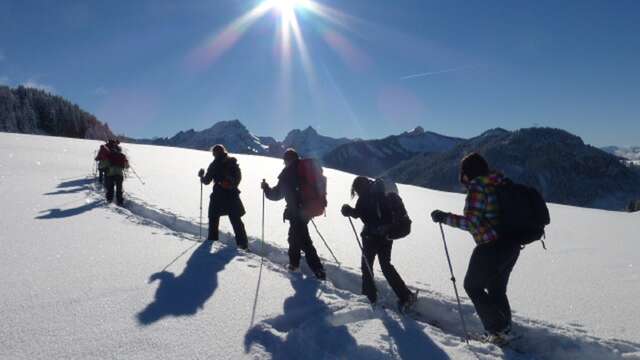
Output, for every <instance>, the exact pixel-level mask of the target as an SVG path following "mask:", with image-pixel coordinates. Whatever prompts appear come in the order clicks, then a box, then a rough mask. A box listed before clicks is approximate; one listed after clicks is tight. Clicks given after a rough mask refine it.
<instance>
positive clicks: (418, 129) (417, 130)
mask: <svg viewBox="0 0 640 360" xmlns="http://www.w3.org/2000/svg"><path fill="white" fill-rule="evenodd" d="M424 133H425V131H424V128H423V127H422V126H417V127H415V128H413V129H411V130H409V131H407V132H405V134H406V135H422V134H424Z"/></svg>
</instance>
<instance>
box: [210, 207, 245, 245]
mask: <svg viewBox="0 0 640 360" xmlns="http://www.w3.org/2000/svg"><path fill="white" fill-rule="evenodd" d="M229 222H231V226H232V227H233V233H234V234H235V236H236V244H237V245H238V247H240V248H243V249H244V248H246V247H247V246H248V241H247V231H246V230H245V228H244V223H243V222H242V218H241V217H240V216H238V215H229ZM219 226H220V215H217V216H216V215H211V216H209V237H208V239H209V240H218V227H219Z"/></svg>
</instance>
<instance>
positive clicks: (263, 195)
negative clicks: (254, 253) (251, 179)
mask: <svg viewBox="0 0 640 360" xmlns="http://www.w3.org/2000/svg"><path fill="white" fill-rule="evenodd" d="M262 181H264V179H263V180H262ZM265 196H266V195H265V192H264V190H262V234H261V236H262V251H261V252H260V253H261V254H260V261H261V262H262V259H263V258H264V199H265Z"/></svg>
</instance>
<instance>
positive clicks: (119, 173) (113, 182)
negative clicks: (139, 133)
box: [105, 142, 129, 206]
mask: <svg viewBox="0 0 640 360" xmlns="http://www.w3.org/2000/svg"><path fill="white" fill-rule="evenodd" d="M109 150H110V152H109V156H108V157H107V159H108V162H109V168H108V170H107V179H106V183H105V186H106V187H107V194H106V197H107V202H112V201H113V194H114V188H115V195H116V204H117V205H118V206H122V205H123V203H124V197H123V189H122V183H123V182H124V171H125V169H128V168H129V161H128V160H127V156H126V155H125V154H123V153H122V149H121V148H120V145H118V142H113V143H112V144H111V145H110V146H109Z"/></svg>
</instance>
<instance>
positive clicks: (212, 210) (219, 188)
mask: <svg viewBox="0 0 640 360" xmlns="http://www.w3.org/2000/svg"><path fill="white" fill-rule="evenodd" d="M211 152H212V154H213V158H214V159H213V161H212V162H211V164H210V165H209V168H208V169H207V172H206V174H205V172H204V169H200V171H198V176H199V177H200V181H202V183H203V184H205V185H209V184H210V183H211V182H213V191H212V192H211V196H210V197H209V235H208V236H207V240H210V241H216V240H218V227H219V225H220V217H221V216H228V217H229V221H230V222H231V226H232V227H233V232H234V234H235V237H236V244H237V245H238V248H240V249H243V250H248V248H249V244H248V241H247V232H246V230H245V228H244V223H243V222H242V217H243V216H244V214H245V209H244V205H243V204H242V200H241V199H240V190H239V189H238V185H240V181H241V180H242V173H241V171H240V166H238V160H237V159H236V158H234V157H231V156H229V153H227V149H226V148H225V147H224V145H221V144H218V145H215V146H213V147H212V148H211Z"/></svg>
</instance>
